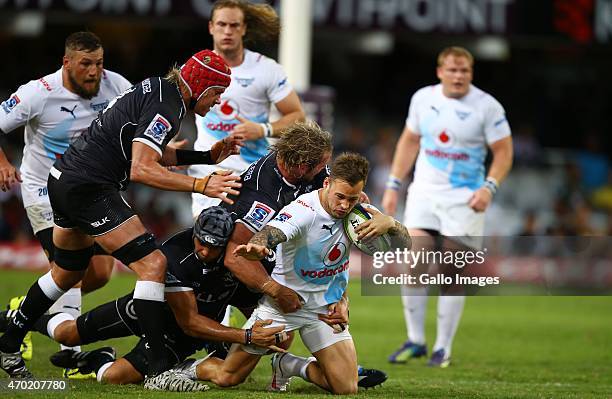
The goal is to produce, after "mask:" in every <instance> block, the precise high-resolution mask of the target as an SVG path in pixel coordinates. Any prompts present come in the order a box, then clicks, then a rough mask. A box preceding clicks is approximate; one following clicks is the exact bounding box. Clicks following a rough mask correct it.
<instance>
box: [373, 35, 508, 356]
mask: <svg viewBox="0 0 612 399" xmlns="http://www.w3.org/2000/svg"><path fill="white" fill-rule="evenodd" d="M473 64H474V59H473V57H472V55H471V54H470V53H469V52H468V51H467V50H466V49H464V48H461V47H449V48H446V49H444V50H443V51H442V52H441V53H440V54H439V55H438V67H437V77H438V79H439V80H440V83H439V84H437V85H432V86H427V87H424V88H422V89H420V90H418V91H417V92H416V93H415V94H414V95H413V97H412V100H411V102H410V109H409V111H408V118H407V119H406V127H405V129H404V131H403V132H402V135H401V137H400V139H399V142H398V144H397V148H396V150H395V155H394V158H393V164H392V167H391V173H390V176H389V179H388V181H387V188H386V190H385V193H384V196H383V201H382V206H383V208H384V210H385V212H387V213H389V214H391V215H393V214H394V213H395V211H396V208H397V202H398V197H399V192H398V190H399V187H400V184H401V181H402V179H404V178H405V177H406V176H407V175H408V173H409V172H410V170H411V169H412V167H413V165H415V161H416V165H415V170H414V180H413V182H412V184H411V185H410V187H409V189H408V198H407V201H406V210H405V216H404V225H406V226H407V227H408V229H409V231H410V235H411V236H412V237H413V240H414V244H413V248H418V249H421V248H423V249H425V250H429V249H441V250H465V249H470V248H472V249H478V248H480V247H481V246H482V235H483V230H484V216H485V215H484V212H485V210H486V209H487V207H488V206H489V204H490V203H491V200H492V199H493V196H494V195H495V193H496V192H497V188H498V186H499V184H500V183H501V182H502V181H503V179H504V178H505V177H506V175H507V174H508V172H509V171H510V168H511V166H512V139H511V136H510V126H509V124H508V121H507V120H506V115H505V111H504V108H503V107H502V106H501V104H500V103H499V102H498V101H497V100H495V98H493V97H492V96H491V95H490V94H488V93H486V92H484V91H482V90H481V89H479V88H478V87H476V86H474V85H472V84H471V82H472V77H473ZM487 148H488V149H489V150H491V153H492V162H491V165H490V167H489V170H488V173H487V174H486V175H485V165H484V163H485V158H486V155H487ZM485 176H486V178H485ZM436 236H437V237H436ZM436 240H437V241H438V244H437V246H436ZM427 266H428V265H419V266H418V267H417V268H416V270H419V272H426V270H427ZM450 269H451V270H450V272H451V273H452V272H453V270H452V269H454V272H457V270H458V269H457V268H455V267H454V266H452V265H451V266H450ZM446 294H448V295H446ZM463 294H464V291H463V290H462V289H461V287H441V295H440V297H439V300H438V325H437V336H436V342H435V344H434V346H433V353H432V355H431V358H430V360H429V365H430V366H433V367H447V366H448V365H449V364H450V355H451V345H452V342H453V338H454V336H455V333H456V331H457V327H458V325H459V320H460V319H461V314H462V312H463V307H464V303H465V295H463ZM402 302H403V306H404V316H405V318H406V327H407V330H408V340H407V341H406V342H405V343H404V344H403V345H402V346H401V347H400V348H399V349H398V350H397V351H396V352H395V353H393V354H392V355H391V356H389V361H390V362H391V363H404V362H406V361H407V360H408V359H409V358H415V357H421V356H425V355H426V354H427V347H426V344H425V310H426V305H427V288H426V287H425V286H417V285H414V286H410V287H408V286H406V287H403V292H402Z"/></svg>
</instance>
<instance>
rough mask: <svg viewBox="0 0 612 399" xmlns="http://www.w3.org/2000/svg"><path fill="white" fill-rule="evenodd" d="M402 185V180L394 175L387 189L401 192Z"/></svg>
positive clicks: (388, 181)
mask: <svg viewBox="0 0 612 399" xmlns="http://www.w3.org/2000/svg"><path fill="white" fill-rule="evenodd" d="M401 185H402V181H401V180H400V179H398V178H397V177H395V176H393V175H389V178H388V179H387V183H386V184H385V187H387V188H388V189H389V190H394V191H399V189H400V186H401Z"/></svg>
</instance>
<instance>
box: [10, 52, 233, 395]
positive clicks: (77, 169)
mask: <svg viewBox="0 0 612 399" xmlns="http://www.w3.org/2000/svg"><path fill="white" fill-rule="evenodd" d="M229 83H230V69H229V67H228V66H227V64H226V63H225V62H224V61H223V59H221V58H220V57H219V56H217V55H216V54H215V53H213V52H212V51H209V50H203V51H200V52H198V53H197V54H195V55H194V56H192V57H190V58H189V59H188V60H187V61H186V63H185V64H184V65H183V66H182V67H181V68H180V69H178V68H173V69H171V71H170V72H169V73H168V75H167V76H166V77H165V78H161V77H154V78H148V79H145V80H144V81H143V82H141V83H139V84H136V85H135V86H132V87H131V88H130V89H128V90H127V91H125V92H124V93H122V94H121V95H119V96H118V97H117V98H115V99H114V100H113V101H111V102H110V103H109V105H108V106H107V107H106V109H105V110H104V111H103V112H102V113H101V114H100V115H99V116H98V118H97V119H96V120H94V121H93V122H92V124H91V125H90V127H89V130H88V132H87V133H86V134H84V135H82V136H80V137H79V138H78V139H77V140H76V141H75V142H74V143H72V144H71V146H70V147H69V148H68V150H67V151H66V152H65V154H64V155H63V156H62V157H61V158H59V159H58V160H57V161H56V163H55V165H54V166H53V167H52V168H51V171H50V175H49V180H48V190H49V197H50V201H51V206H52V208H53V211H54V222H55V227H54V229H53V243H54V245H55V247H56V248H55V257H54V258H55V261H54V263H53V264H52V267H51V271H50V272H49V273H47V274H46V275H44V276H43V277H41V278H40V279H39V280H38V281H37V282H36V283H34V285H32V287H31V288H30V290H29V291H28V294H27V296H26V299H25V301H24V302H23V303H22V305H21V307H20V309H19V311H18V312H17V314H16V315H15V317H14V318H13V319H12V322H11V323H10V325H9V326H8V329H7V331H6V333H5V334H4V335H3V336H2V337H0V368H2V369H3V370H4V371H6V372H7V373H8V374H9V376H11V377H13V378H31V377H32V374H31V373H30V372H29V370H28V369H27V368H26V366H25V363H24V361H23V359H22V358H21V354H20V353H19V346H20V344H21V342H22V340H23V337H24V335H25V334H26V333H27V331H28V329H29V328H30V326H31V325H32V323H34V322H35V321H36V320H37V319H38V318H39V317H40V316H41V315H42V314H43V313H44V312H45V311H46V310H47V309H48V308H49V307H50V306H51V305H52V304H53V302H55V300H57V299H58V298H59V297H60V296H61V295H62V294H63V293H64V292H65V291H66V290H68V289H69V288H71V287H72V286H73V285H74V284H76V283H77V282H78V281H79V280H81V278H82V277H83V275H84V273H85V271H86V269H87V265H88V263H89V259H90V258H91V256H92V255H93V248H94V240H95V242H96V243H97V244H99V245H100V246H101V247H102V248H103V249H104V250H105V251H106V252H107V253H110V254H112V255H113V256H114V257H115V258H117V259H119V260H120V261H121V262H123V263H124V264H125V265H128V266H129V267H130V268H131V269H132V270H134V272H136V274H137V275H138V281H137V282H136V286H135V289H134V310H135V312H136V314H137V315H138V316H139V317H138V323H139V326H140V329H141V331H142V332H143V334H144V335H145V336H146V338H147V342H148V344H149V345H148V348H147V351H146V352H147V356H148V358H149V359H148V360H149V361H148V365H149V369H148V371H147V378H146V379H145V387H146V388H151V389H163V388H164V385H165V384H167V382H168V375H169V374H168V373H165V371H166V370H167V369H168V364H167V356H166V355H165V348H164V345H163V333H164V331H163V327H162V323H161V319H160V318H161V315H162V314H163V312H162V311H161V310H162V308H163V306H164V303H163V301H164V278H165V271H166V258H165V256H164V255H163V254H162V252H161V251H160V250H159V249H158V247H157V245H156V243H155V238H154V237H153V235H152V234H150V233H148V232H147V231H146V229H145V228H144V226H143V225H142V223H141V221H140V219H139V218H138V216H137V215H136V213H135V212H134V211H133V210H132V209H131V208H130V207H129V206H128V205H127V203H125V201H124V200H123V198H122V197H121V195H120V194H119V191H120V190H124V189H125V188H126V186H127V185H128V183H129V182H130V181H134V182H139V183H143V184H146V185H149V186H152V187H155V188H159V189H164V190H172V191H186V192H199V193H202V194H205V195H208V196H214V197H222V199H223V200H225V201H226V202H229V203H231V202H232V200H231V199H227V198H225V194H238V191H236V189H237V188H239V187H240V183H239V182H238V180H239V178H238V177H237V176H230V175H229V172H221V173H218V174H212V175H209V176H206V177H205V178H202V179H196V178H193V177H190V176H185V175H181V174H177V173H173V172H171V171H169V170H167V169H166V168H165V167H164V166H169V165H187V164H198V163H217V162H220V161H221V160H223V159H225V158H226V157H227V156H229V155H231V154H233V153H236V152H237V150H238V145H239V144H240V137H238V138H236V139H234V138H232V139H226V141H225V142H224V141H221V142H218V143H216V144H215V146H213V148H211V150H210V151H205V152H200V151H187V150H177V149H174V148H171V147H169V146H168V147H167V146H166V145H167V144H168V142H169V141H170V139H172V138H173V137H174V136H175V135H176V134H177V133H178V131H179V128H180V123H181V120H182V119H183V117H184V116H185V113H186V112H187V110H193V111H194V112H196V113H197V114H200V115H203V114H205V113H206V112H208V110H209V109H210V108H211V107H212V106H213V105H215V104H217V103H218V102H219V96H220V95H221V94H222V93H223V91H224V90H225V88H226V87H227V86H228V85H229Z"/></svg>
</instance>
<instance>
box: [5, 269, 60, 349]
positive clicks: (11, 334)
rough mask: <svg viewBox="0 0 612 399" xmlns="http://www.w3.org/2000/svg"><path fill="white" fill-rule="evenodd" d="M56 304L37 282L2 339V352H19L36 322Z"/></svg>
mask: <svg viewBox="0 0 612 399" xmlns="http://www.w3.org/2000/svg"><path fill="white" fill-rule="evenodd" d="M53 303H55V301H54V300H51V299H49V298H48V297H47V296H46V295H45V293H44V292H43V291H42V289H41V288H40V286H39V285H38V281H37V282H35V283H34V284H33V285H32V286H31V287H30V290H29V291H28V294H27V295H26V298H25V300H24V301H23V303H22V304H21V307H20V308H19V311H18V312H17V314H16V315H15V317H13V320H12V322H10V323H9V325H8V328H7V330H6V332H5V333H4V335H3V336H2V337H0V351H2V352H7V353H14V352H18V351H19V347H20V346H21V342H23V338H24V337H25V335H26V334H27V333H28V331H30V329H31V328H32V326H33V325H34V322H36V320H38V318H40V316H42V315H43V314H44V313H45V312H46V311H47V310H48V309H49V308H50V307H51V305H53Z"/></svg>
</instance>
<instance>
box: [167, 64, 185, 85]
mask: <svg viewBox="0 0 612 399" xmlns="http://www.w3.org/2000/svg"><path fill="white" fill-rule="evenodd" d="M164 79H166V80H167V81H168V82H170V83H175V84H176V85H177V86H178V85H179V82H180V81H181V70H180V69H179V68H178V66H177V65H173V66H172V67H171V68H170V70H169V71H168V73H166V76H164ZM179 87H180V86H179Z"/></svg>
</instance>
